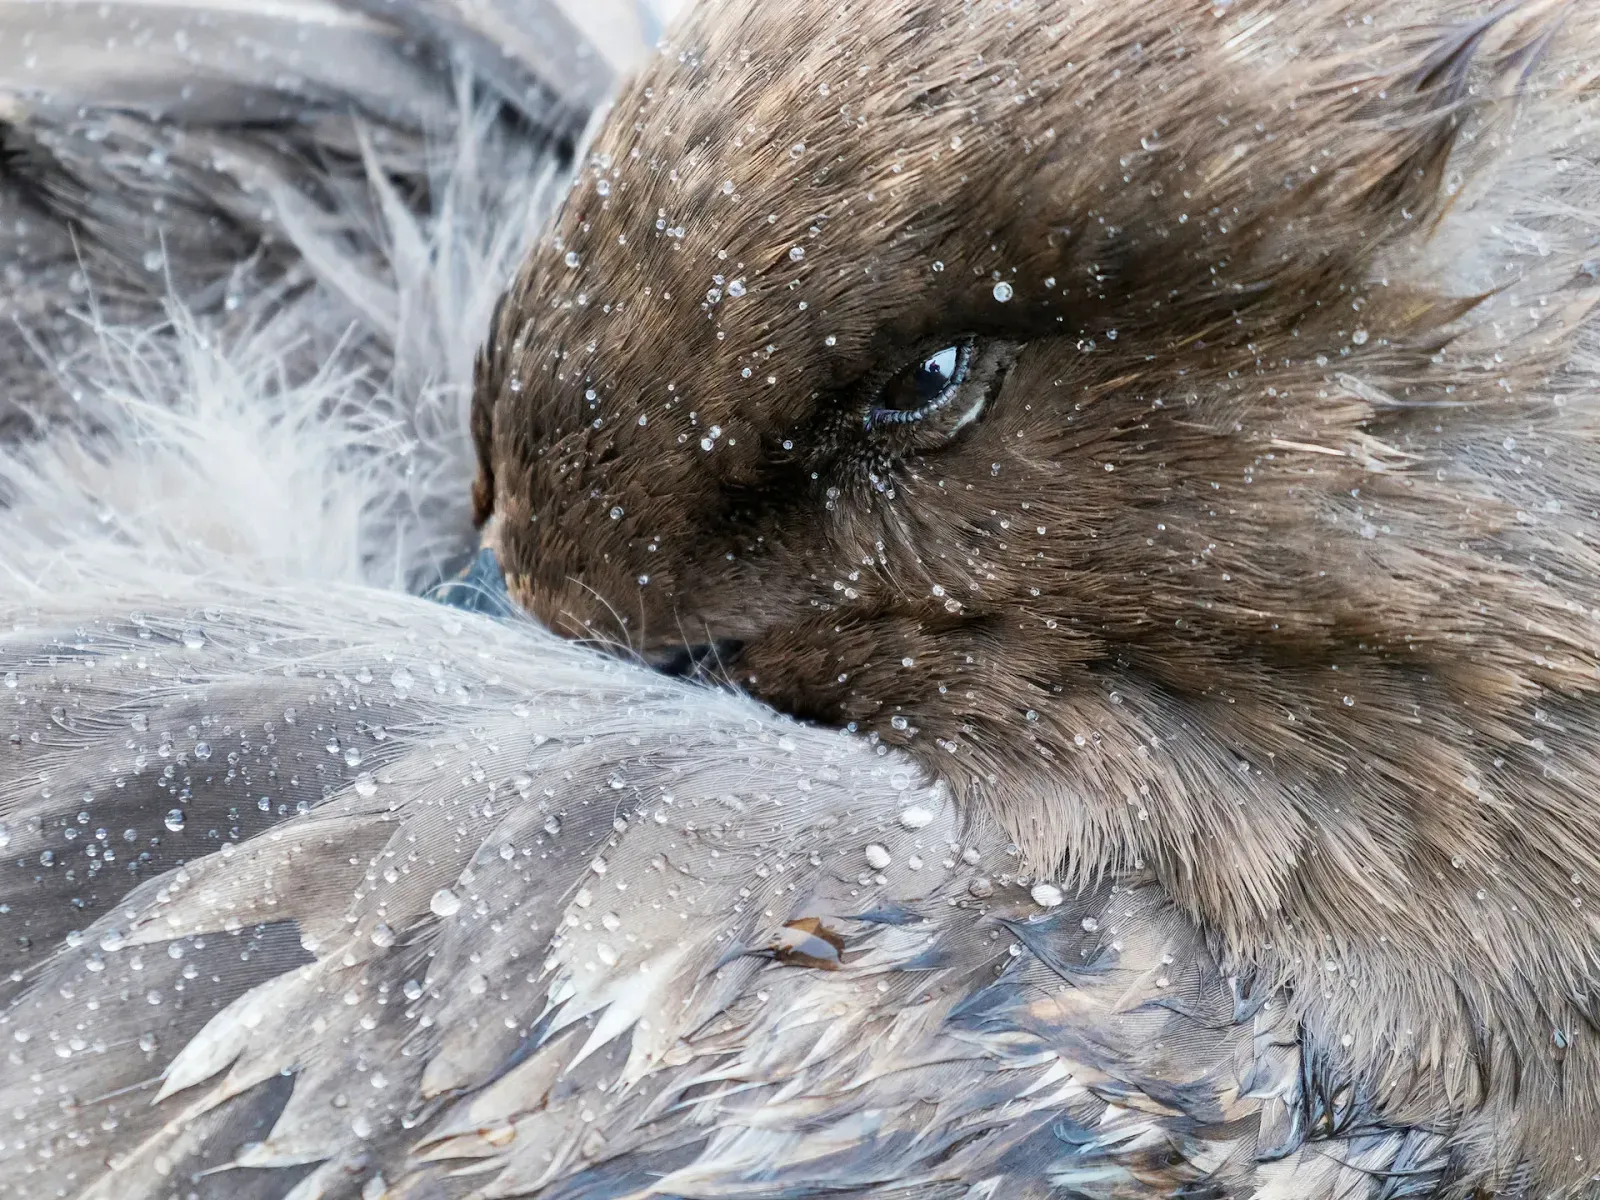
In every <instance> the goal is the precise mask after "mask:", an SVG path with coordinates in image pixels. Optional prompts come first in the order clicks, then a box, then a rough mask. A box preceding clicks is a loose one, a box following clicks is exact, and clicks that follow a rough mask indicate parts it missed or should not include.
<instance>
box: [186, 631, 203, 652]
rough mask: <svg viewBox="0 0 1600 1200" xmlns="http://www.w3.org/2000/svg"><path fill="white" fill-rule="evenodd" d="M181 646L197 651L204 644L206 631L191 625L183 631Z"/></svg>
mask: <svg viewBox="0 0 1600 1200" xmlns="http://www.w3.org/2000/svg"><path fill="white" fill-rule="evenodd" d="M183 644H184V646H186V647H187V648H188V649H190V650H198V649H200V647H201V646H204V645H205V644H206V631H205V630H204V629H201V628H200V626H198V625H191V626H189V628H187V629H185V630H184V631H183Z"/></svg>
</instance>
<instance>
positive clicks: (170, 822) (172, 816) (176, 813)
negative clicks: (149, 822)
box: [164, 808, 184, 833]
mask: <svg viewBox="0 0 1600 1200" xmlns="http://www.w3.org/2000/svg"><path fill="white" fill-rule="evenodd" d="M183 822H184V815H183V809H181V808H169V809H168V810H167V815H166V819H165V822H164V824H165V825H166V827H167V828H168V829H170V830H172V832H173V833H177V832H179V831H180V830H181V829H182V828H183Z"/></svg>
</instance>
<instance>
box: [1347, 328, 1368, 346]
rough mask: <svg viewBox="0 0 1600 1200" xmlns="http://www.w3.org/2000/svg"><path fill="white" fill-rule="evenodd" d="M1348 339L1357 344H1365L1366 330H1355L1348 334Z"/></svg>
mask: <svg viewBox="0 0 1600 1200" xmlns="http://www.w3.org/2000/svg"><path fill="white" fill-rule="evenodd" d="M1350 340H1351V341H1352V342H1354V343H1355V344H1356V345H1358V346H1365V345H1366V344H1367V331H1366V330H1365V329H1358V330H1356V331H1355V332H1354V333H1352V334H1351V335H1350Z"/></svg>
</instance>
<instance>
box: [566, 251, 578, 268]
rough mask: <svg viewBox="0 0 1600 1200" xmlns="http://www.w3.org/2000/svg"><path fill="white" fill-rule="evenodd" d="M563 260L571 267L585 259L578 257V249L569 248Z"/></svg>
mask: <svg viewBox="0 0 1600 1200" xmlns="http://www.w3.org/2000/svg"><path fill="white" fill-rule="evenodd" d="M562 261H563V262H565V263H566V264H567V266H569V267H575V266H577V265H578V264H579V263H580V262H582V261H583V260H582V259H580V258H579V257H578V252H577V251H576V250H568V251H567V256H566V258H564V259H562Z"/></svg>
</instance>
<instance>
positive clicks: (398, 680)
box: [389, 667, 417, 692]
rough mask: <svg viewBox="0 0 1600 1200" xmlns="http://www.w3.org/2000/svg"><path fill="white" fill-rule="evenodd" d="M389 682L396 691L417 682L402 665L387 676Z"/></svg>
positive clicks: (400, 690) (403, 689)
mask: <svg viewBox="0 0 1600 1200" xmlns="http://www.w3.org/2000/svg"><path fill="white" fill-rule="evenodd" d="M389 682H390V683H391V684H393V685H394V689H395V691H397V692H403V691H405V690H406V689H408V688H410V687H411V686H412V684H414V683H416V682H417V677H416V676H415V675H413V674H412V673H411V672H410V671H408V670H406V669H405V668H404V667H396V668H395V669H394V673H393V674H392V675H390V676H389Z"/></svg>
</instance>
